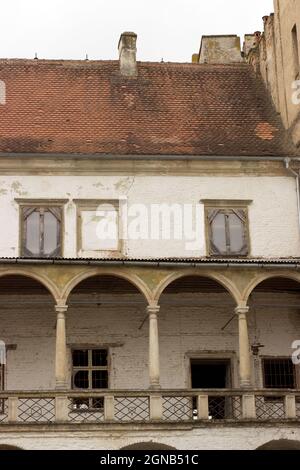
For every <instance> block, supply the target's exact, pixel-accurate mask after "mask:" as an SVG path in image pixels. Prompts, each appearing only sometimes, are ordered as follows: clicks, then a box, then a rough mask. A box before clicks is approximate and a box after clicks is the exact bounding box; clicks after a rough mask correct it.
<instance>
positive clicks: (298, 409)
mask: <svg viewBox="0 0 300 470" xmlns="http://www.w3.org/2000/svg"><path fill="white" fill-rule="evenodd" d="M296 418H297V419H300V396H298V397H296Z"/></svg>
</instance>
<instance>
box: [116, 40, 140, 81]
mask: <svg viewBox="0 0 300 470" xmlns="http://www.w3.org/2000/svg"><path fill="white" fill-rule="evenodd" d="M136 39H137V35H136V34H135V33H131V32H125V33H122V34H121V36H120V40H119V45H118V49H119V63H120V71H121V74H122V75H124V76H126V77H134V76H136V75H137V63H136Z"/></svg>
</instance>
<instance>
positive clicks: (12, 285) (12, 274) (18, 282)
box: [0, 269, 60, 303]
mask: <svg viewBox="0 0 300 470" xmlns="http://www.w3.org/2000/svg"><path fill="white" fill-rule="evenodd" d="M6 281H9V282H6ZM30 281H33V282H32V286H34V285H36V286H37V288H36V290H40V291H42V290H44V292H45V291H46V292H47V293H48V294H49V295H51V297H52V300H53V302H54V303H56V302H57V301H58V299H59V298H60V295H59V291H58V289H57V287H56V286H55V284H54V283H53V282H52V281H50V279H48V278H47V277H45V276H42V275H39V274H35V273H32V272H28V271H23V270H17V269H16V270H9V271H2V272H0V291H1V288H3V287H4V288H5V290H6V292H8V289H17V291H18V293H19V290H18V289H19V286H22V282H23V287H24V289H26V288H27V289H29V288H30V284H31V283H30ZM38 286H40V289H39V288H38Z"/></svg>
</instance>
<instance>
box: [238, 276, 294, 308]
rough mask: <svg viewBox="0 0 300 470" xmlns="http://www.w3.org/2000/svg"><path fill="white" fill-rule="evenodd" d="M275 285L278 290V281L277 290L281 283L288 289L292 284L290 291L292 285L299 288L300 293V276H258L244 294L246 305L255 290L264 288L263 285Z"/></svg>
mask: <svg viewBox="0 0 300 470" xmlns="http://www.w3.org/2000/svg"><path fill="white" fill-rule="evenodd" d="M272 281H273V283H274V288H276V281H277V289H278V284H279V281H281V282H282V285H285V286H287V287H288V284H290V287H289V290H290V289H291V288H292V285H294V287H296V286H298V288H299V291H300V275H299V274H297V273H295V274H291V273H282V272H280V273H268V274H261V275H259V276H256V277H255V278H254V279H253V280H252V281H251V282H250V284H249V285H248V286H247V287H246V289H245V290H244V292H243V296H242V297H243V299H244V301H245V304H246V305H247V303H248V301H249V297H250V295H251V294H252V293H253V291H254V290H257V289H258V288H262V287H263V286H262V285H263V284H264V285H265V286H266V285H267V284H268V283H269V284H270V285H271V283H272Z"/></svg>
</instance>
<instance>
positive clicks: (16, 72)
mask: <svg viewBox="0 0 300 470" xmlns="http://www.w3.org/2000/svg"><path fill="white" fill-rule="evenodd" d="M0 80H3V81H4V82H5V84H6V104H5V105H0V152H8V153H9V152H14V153H32V152H33V153H76V154H120V155H127V154H135V155H139V154H140V155H145V154H150V155H154V154H156V155H161V154H166V155H215V156H218V155H222V156H225V155H226V156H232V155H237V156H238V155H248V156H280V155H288V154H289V155H291V154H293V153H294V152H295V149H294V147H293V146H292V145H290V144H289V143H288V139H287V135H286V132H285V131H284V130H283V128H282V124H281V121H280V119H279V117H278V115H277V114H276V112H275V111H274V108H273V105H272V103H271V99H270V98H269V96H268V94H267V92H266V90H265V88H264V85H263V82H262V81H261V80H260V79H259V78H257V77H256V75H255V73H254V71H253V69H252V67H251V66H250V65H247V64H238V65H198V64H173V63H148V62H146V63H145V62H142V63H141V62H139V63H138V76H137V77H136V78H126V77H122V76H121V75H120V72H119V65H118V62H117V61H93V62H91V61H43V60H14V59H11V60H5V59H2V60H0Z"/></svg>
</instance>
